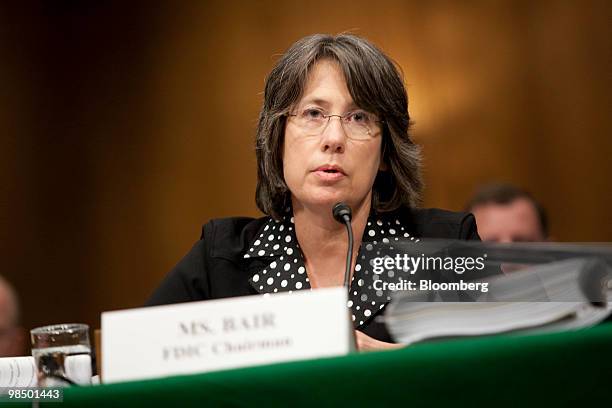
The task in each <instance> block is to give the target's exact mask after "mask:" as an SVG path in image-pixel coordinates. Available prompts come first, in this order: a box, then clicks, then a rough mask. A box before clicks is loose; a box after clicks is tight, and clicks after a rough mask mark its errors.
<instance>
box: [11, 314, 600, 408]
mask: <svg viewBox="0 0 612 408" xmlns="http://www.w3.org/2000/svg"><path fill="white" fill-rule="evenodd" d="M611 374H612V324H610V323H607V324H603V325H600V326H597V327H593V328H590V329H586V330H580V331H574V332H565V333H553V334H544V335H530V336H510V335H499V336H491V337H479V338H469V339H461V340H450V341H444V342H436V343H426V344H419V345H414V346H411V347H406V348H404V349H401V350H394V351H382V352H370V353H355V354H351V355H348V356H344V357H337V358H325V359H318V360H308V361H299V362H291V363H282V364H274V365H268V366H259V367H249V368H242V369H235V370H228V371H219V372H212V373H206V374H197V375H187V376H176V377H169V378H164V379H157V380H147V381H137V382H127V383H119V384H109V385H100V386H92V387H82V388H69V389H67V390H66V391H65V393H64V402H62V403H44V404H43V403H41V406H43V407H63V408H68V407H113V408H117V407H131V408H132V407H176V408H182V407H216V406H221V407H223V406H228V407H230V406H265V407H276V406H278V407H286V406H305V407H306V406H308V407H320V406H334V407H337V406H342V407H344V406H371V407H380V406H391V405H393V404H397V405H401V406H411V407H412V406H449V407H452V406H467V405H469V406H487V407H491V406H517V405H518V406H524V405H530V406H532V405H539V406H542V405H545V406H577V405H581V406H585V404H593V403H597V402H602V403H603V405H605V406H610V405H612V376H611ZM16 405H20V404H11V406H13V407H14V406H16Z"/></svg>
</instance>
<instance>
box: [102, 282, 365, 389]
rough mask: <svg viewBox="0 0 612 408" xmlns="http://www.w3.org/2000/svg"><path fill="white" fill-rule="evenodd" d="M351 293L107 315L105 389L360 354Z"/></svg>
mask: <svg viewBox="0 0 612 408" xmlns="http://www.w3.org/2000/svg"><path fill="white" fill-rule="evenodd" d="M347 300H348V297H347V293H346V289H344V288H340V287H337V288H324V289H317V290H311V291H308V290H304V291H297V292H293V293H279V294H274V295H255V296H243V297H235V298H228V299H220V300H208V301H201V302H190V303H181V304H175V305H168V306H154V307H147V308H138V309H129V310H120V311H112V312H104V313H102V374H103V379H102V380H103V382H105V383H113V382H121V381H131V380H141V379H148V378H159V377H167V376H173V375H181V374H191V373H202V372H208V371H216V370H224V369H231V368H238V367H246V366H253V365H263V364H271V363H278V362H285V361H295V360H304V359H313V358H321V357H332V356H340V355H345V354H348V353H349V352H350V351H351V350H353V349H354V336H353V327H352V324H351V321H350V319H349V311H348V308H347Z"/></svg>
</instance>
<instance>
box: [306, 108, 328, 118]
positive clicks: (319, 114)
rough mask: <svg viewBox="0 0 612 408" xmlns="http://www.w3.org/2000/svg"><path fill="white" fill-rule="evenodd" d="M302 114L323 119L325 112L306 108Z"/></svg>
mask: <svg viewBox="0 0 612 408" xmlns="http://www.w3.org/2000/svg"><path fill="white" fill-rule="evenodd" d="M302 116H303V117H304V118H306V119H321V118H322V117H323V113H322V112H321V111H320V110H318V109H306V110H304V112H303V113H302Z"/></svg>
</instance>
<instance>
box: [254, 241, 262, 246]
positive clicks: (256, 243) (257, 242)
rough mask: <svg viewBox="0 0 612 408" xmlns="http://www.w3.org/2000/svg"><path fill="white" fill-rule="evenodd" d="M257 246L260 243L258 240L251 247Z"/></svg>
mask: <svg viewBox="0 0 612 408" xmlns="http://www.w3.org/2000/svg"><path fill="white" fill-rule="evenodd" d="M259 244H261V241H260V240H257V241H255V242H253V245H255V246H257V245H259Z"/></svg>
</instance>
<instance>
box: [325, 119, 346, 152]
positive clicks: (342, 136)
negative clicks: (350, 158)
mask: <svg viewBox="0 0 612 408" xmlns="http://www.w3.org/2000/svg"><path fill="white" fill-rule="evenodd" d="M346 139H347V134H346V131H345V130H344V126H343V125H342V119H341V118H340V117H338V116H331V117H330V118H329V119H328V122H327V126H325V129H323V133H322V134H321V149H322V150H323V151H331V152H333V153H344V149H345V148H346Z"/></svg>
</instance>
